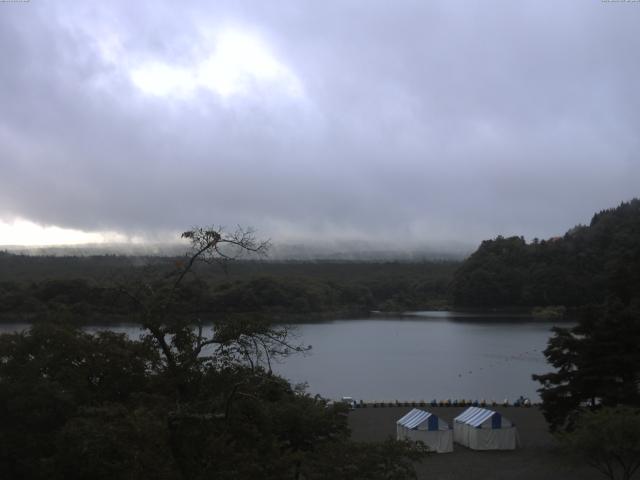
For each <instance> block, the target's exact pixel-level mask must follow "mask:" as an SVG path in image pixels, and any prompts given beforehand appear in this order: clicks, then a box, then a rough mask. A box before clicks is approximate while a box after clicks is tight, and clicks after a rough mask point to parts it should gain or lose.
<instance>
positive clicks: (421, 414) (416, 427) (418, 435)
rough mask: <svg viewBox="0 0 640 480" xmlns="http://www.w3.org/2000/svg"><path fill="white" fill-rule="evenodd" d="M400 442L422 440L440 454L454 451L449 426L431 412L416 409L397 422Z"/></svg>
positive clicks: (397, 435)
mask: <svg viewBox="0 0 640 480" xmlns="http://www.w3.org/2000/svg"><path fill="white" fill-rule="evenodd" d="M396 438H397V439H398V440H413V441H418V440H420V441H421V442H423V443H424V444H425V445H426V446H427V447H429V450H431V451H434V452H438V453H447V452H452V451H453V431H452V430H451V428H450V427H449V424H448V423H447V422H445V421H444V420H442V419H440V418H438V417H437V416H436V415H434V414H433V413H431V412H425V411H424V410H419V409H417V408H414V409H413V410H411V411H410V412H409V413H407V414H406V415H405V416H403V417H402V418H401V419H400V420H398V421H397V422H396Z"/></svg>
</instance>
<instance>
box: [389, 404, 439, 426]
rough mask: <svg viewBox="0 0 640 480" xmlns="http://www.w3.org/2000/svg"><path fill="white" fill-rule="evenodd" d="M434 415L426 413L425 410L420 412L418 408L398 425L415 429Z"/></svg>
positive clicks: (399, 421)
mask: <svg viewBox="0 0 640 480" xmlns="http://www.w3.org/2000/svg"><path fill="white" fill-rule="evenodd" d="M432 415H433V413H430V412H425V411H424V410H419V409H417V408H414V409H413V410H411V411H410V412H409V413H407V414H406V415H405V416H404V417H402V418H401V419H400V420H398V421H397V422H396V423H397V424H398V425H402V426H403V427H407V428H415V427H417V426H418V425H420V424H421V423H422V422H424V421H425V420H427V419H428V418H429V417H430V416H432ZM434 416H435V415H434Z"/></svg>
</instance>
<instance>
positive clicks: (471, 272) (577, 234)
mask: <svg viewBox="0 0 640 480" xmlns="http://www.w3.org/2000/svg"><path fill="white" fill-rule="evenodd" d="M451 293H452V298H453V302H454V304H455V305H456V306H469V307H505V306H520V307H534V306H551V305H563V306H566V307H577V306H582V305H587V304H598V303H602V302H604V301H605V300H606V299H607V298H608V297H610V296H615V297H617V298H618V299H620V300H621V301H622V302H623V303H625V304H629V303H630V302H631V301H632V299H633V298H637V297H639V296H640V200H638V199H633V200H631V201H630V202H625V203H622V204H621V205H620V206H618V207H617V208H612V209H608V210H603V211H601V212H599V213H597V214H595V215H594V216H593V219H592V220H591V223H590V224H589V225H588V226H582V225H579V226H577V227H575V228H572V229H571V230H569V231H568V232H567V233H566V234H565V235H564V236H563V237H558V238H551V239H549V240H540V241H539V240H537V239H535V240H534V241H533V242H530V243H527V242H525V240H524V239H523V238H522V237H510V238H504V237H501V236H499V237H497V238H496V239H494V240H486V241H484V242H482V244H481V245H480V247H479V248H478V250H477V251H476V252H474V253H473V254H472V255H471V256H470V257H469V258H468V259H467V260H466V261H465V262H464V263H463V264H462V266H461V267H460V268H459V269H458V270H457V272H456V273H455V276H454V280H453V282H452V284H451Z"/></svg>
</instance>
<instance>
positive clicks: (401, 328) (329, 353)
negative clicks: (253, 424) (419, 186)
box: [0, 312, 566, 401]
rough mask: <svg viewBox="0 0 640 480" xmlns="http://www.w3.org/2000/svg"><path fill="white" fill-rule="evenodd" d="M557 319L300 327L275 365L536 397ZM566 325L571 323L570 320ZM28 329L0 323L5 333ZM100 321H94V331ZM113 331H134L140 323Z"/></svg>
mask: <svg viewBox="0 0 640 480" xmlns="http://www.w3.org/2000/svg"><path fill="white" fill-rule="evenodd" d="M554 325H555V324H554V323H550V322H542V321H539V320H535V321H534V320H532V319H527V318H526V317H509V316H495V315H494V316H491V315H474V314H466V313H465V314H462V313H456V312H414V313H412V314H411V315H403V316H393V315H380V314H379V315H374V316H372V317H369V318H366V319H356V320H354V319H351V320H335V321H323V322H321V323H305V324H299V325H296V326H295V333H296V336H297V337H298V341H299V342H300V343H303V344H310V345H312V350H311V352H310V353H308V354H306V355H304V356H303V355H296V356H293V357H289V358H287V359H286V360H284V361H283V362H281V363H279V364H276V365H274V369H275V370H276V371H277V372H278V373H280V374H281V375H283V376H284V377H286V378H288V379H289V380H291V381H292V382H294V383H300V382H307V383H308V385H309V388H308V390H309V391H310V392H311V393H320V394H321V395H323V396H325V397H328V398H339V397H341V396H352V397H354V398H356V399H365V400H387V401H389V400H395V399H398V400H421V399H424V400H431V399H433V398H436V399H446V398H452V399H453V398H467V399H478V400H480V399H483V398H484V399H486V400H492V399H496V400H502V399H504V398H505V397H506V398H509V400H510V401H513V400H514V399H515V398H517V397H518V396H520V395H524V396H525V397H529V398H531V399H532V400H535V399H538V395H537V393H536V389H537V388H538V383H537V382H534V381H533V380H531V374H533V373H545V372H548V371H550V366H549V365H548V364H547V363H546V361H545V359H544V356H543V354H542V351H543V350H544V348H545V347H546V344H547V340H548V339H549V337H550V336H551V332H550V329H551V327H553V326H554ZM565 325H566V324H565ZM23 328H26V325H24V324H5V325H0V332H1V331H16V330H20V329H23ZM98 329H100V327H97V326H96V327H89V328H88V330H90V331H95V330H98ZM112 330H115V331H120V332H125V333H127V334H128V335H130V336H132V337H137V336H138V335H139V334H140V329H139V327H138V326H135V325H119V326H115V327H112Z"/></svg>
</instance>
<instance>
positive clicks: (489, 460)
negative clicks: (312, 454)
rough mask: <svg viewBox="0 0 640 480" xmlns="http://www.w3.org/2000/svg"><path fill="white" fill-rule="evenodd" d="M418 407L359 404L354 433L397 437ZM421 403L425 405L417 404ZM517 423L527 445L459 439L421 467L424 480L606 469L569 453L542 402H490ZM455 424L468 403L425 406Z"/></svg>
mask: <svg viewBox="0 0 640 480" xmlns="http://www.w3.org/2000/svg"><path fill="white" fill-rule="evenodd" d="M411 408H412V407H384V408H373V407H367V408H358V409H356V410H353V411H352V412H351V413H350V414H349V425H350V427H351V435H352V438H353V439H354V440H357V441H365V442H369V441H374V442H375V441H381V440H384V439H385V438H387V437H388V436H389V435H391V436H393V437H394V438H395V432H396V424H395V422H396V420H398V419H399V418H400V417H402V416H403V415H404V414H405V413H407V412H408V411H409V410H411ZM417 408H421V407H417ZM490 408H492V409H494V410H497V411H498V412H500V413H501V414H502V415H504V416H505V417H507V418H508V419H509V420H511V421H512V422H514V423H515V424H516V427H517V428H518V433H519V435H520V442H521V447H520V448H519V449H517V450H515V451H474V450H470V449H468V448H465V447H462V446H460V445H458V444H454V451H453V453H445V454H433V455H430V456H429V457H428V458H427V459H425V460H424V461H423V462H421V463H420V464H418V465H417V466H416V470H417V472H418V478H419V479H430V480H459V479H460V480H462V479H464V480H473V479H482V480H488V479H491V480H494V479H495V480H503V479H504V480H507V479H509V480H512V479H517V480H529V479H531V480H556V479H557V480H574V479H575V480H591V479H594V480H596V479H601V478H604V477H602V474H600V473H599V472H597V471H596V470H594V469H592V468H591V467H589V466H587V465H584V464H581V463H580V462H579V461H578V460H577V459H573V458H567V457H566V456H565V455H563V453H562V452H561V451H560V450H559V449H558V445H557V443H556V441H555V439H554V438H553V437H552V436H551V435H550V434H549V433H548V430H547V423H546V421H545V419H544V417H543V416H542V413H541V412H540V410H539V409H538V408H536V407H530V408H517V407H495V408H493V407H490ZM423 409H424V410H428V411H430V412H433V413H435V414H436V415H438V416H439V417H440V418H442V419H443V420H445V421H447V422H449V424H450V425H452V422H453V418H454V417H456V416H457V415H459V414H460V412H462V411H463V410H464V408H463V407H424V408H423Z"/></svg>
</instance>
